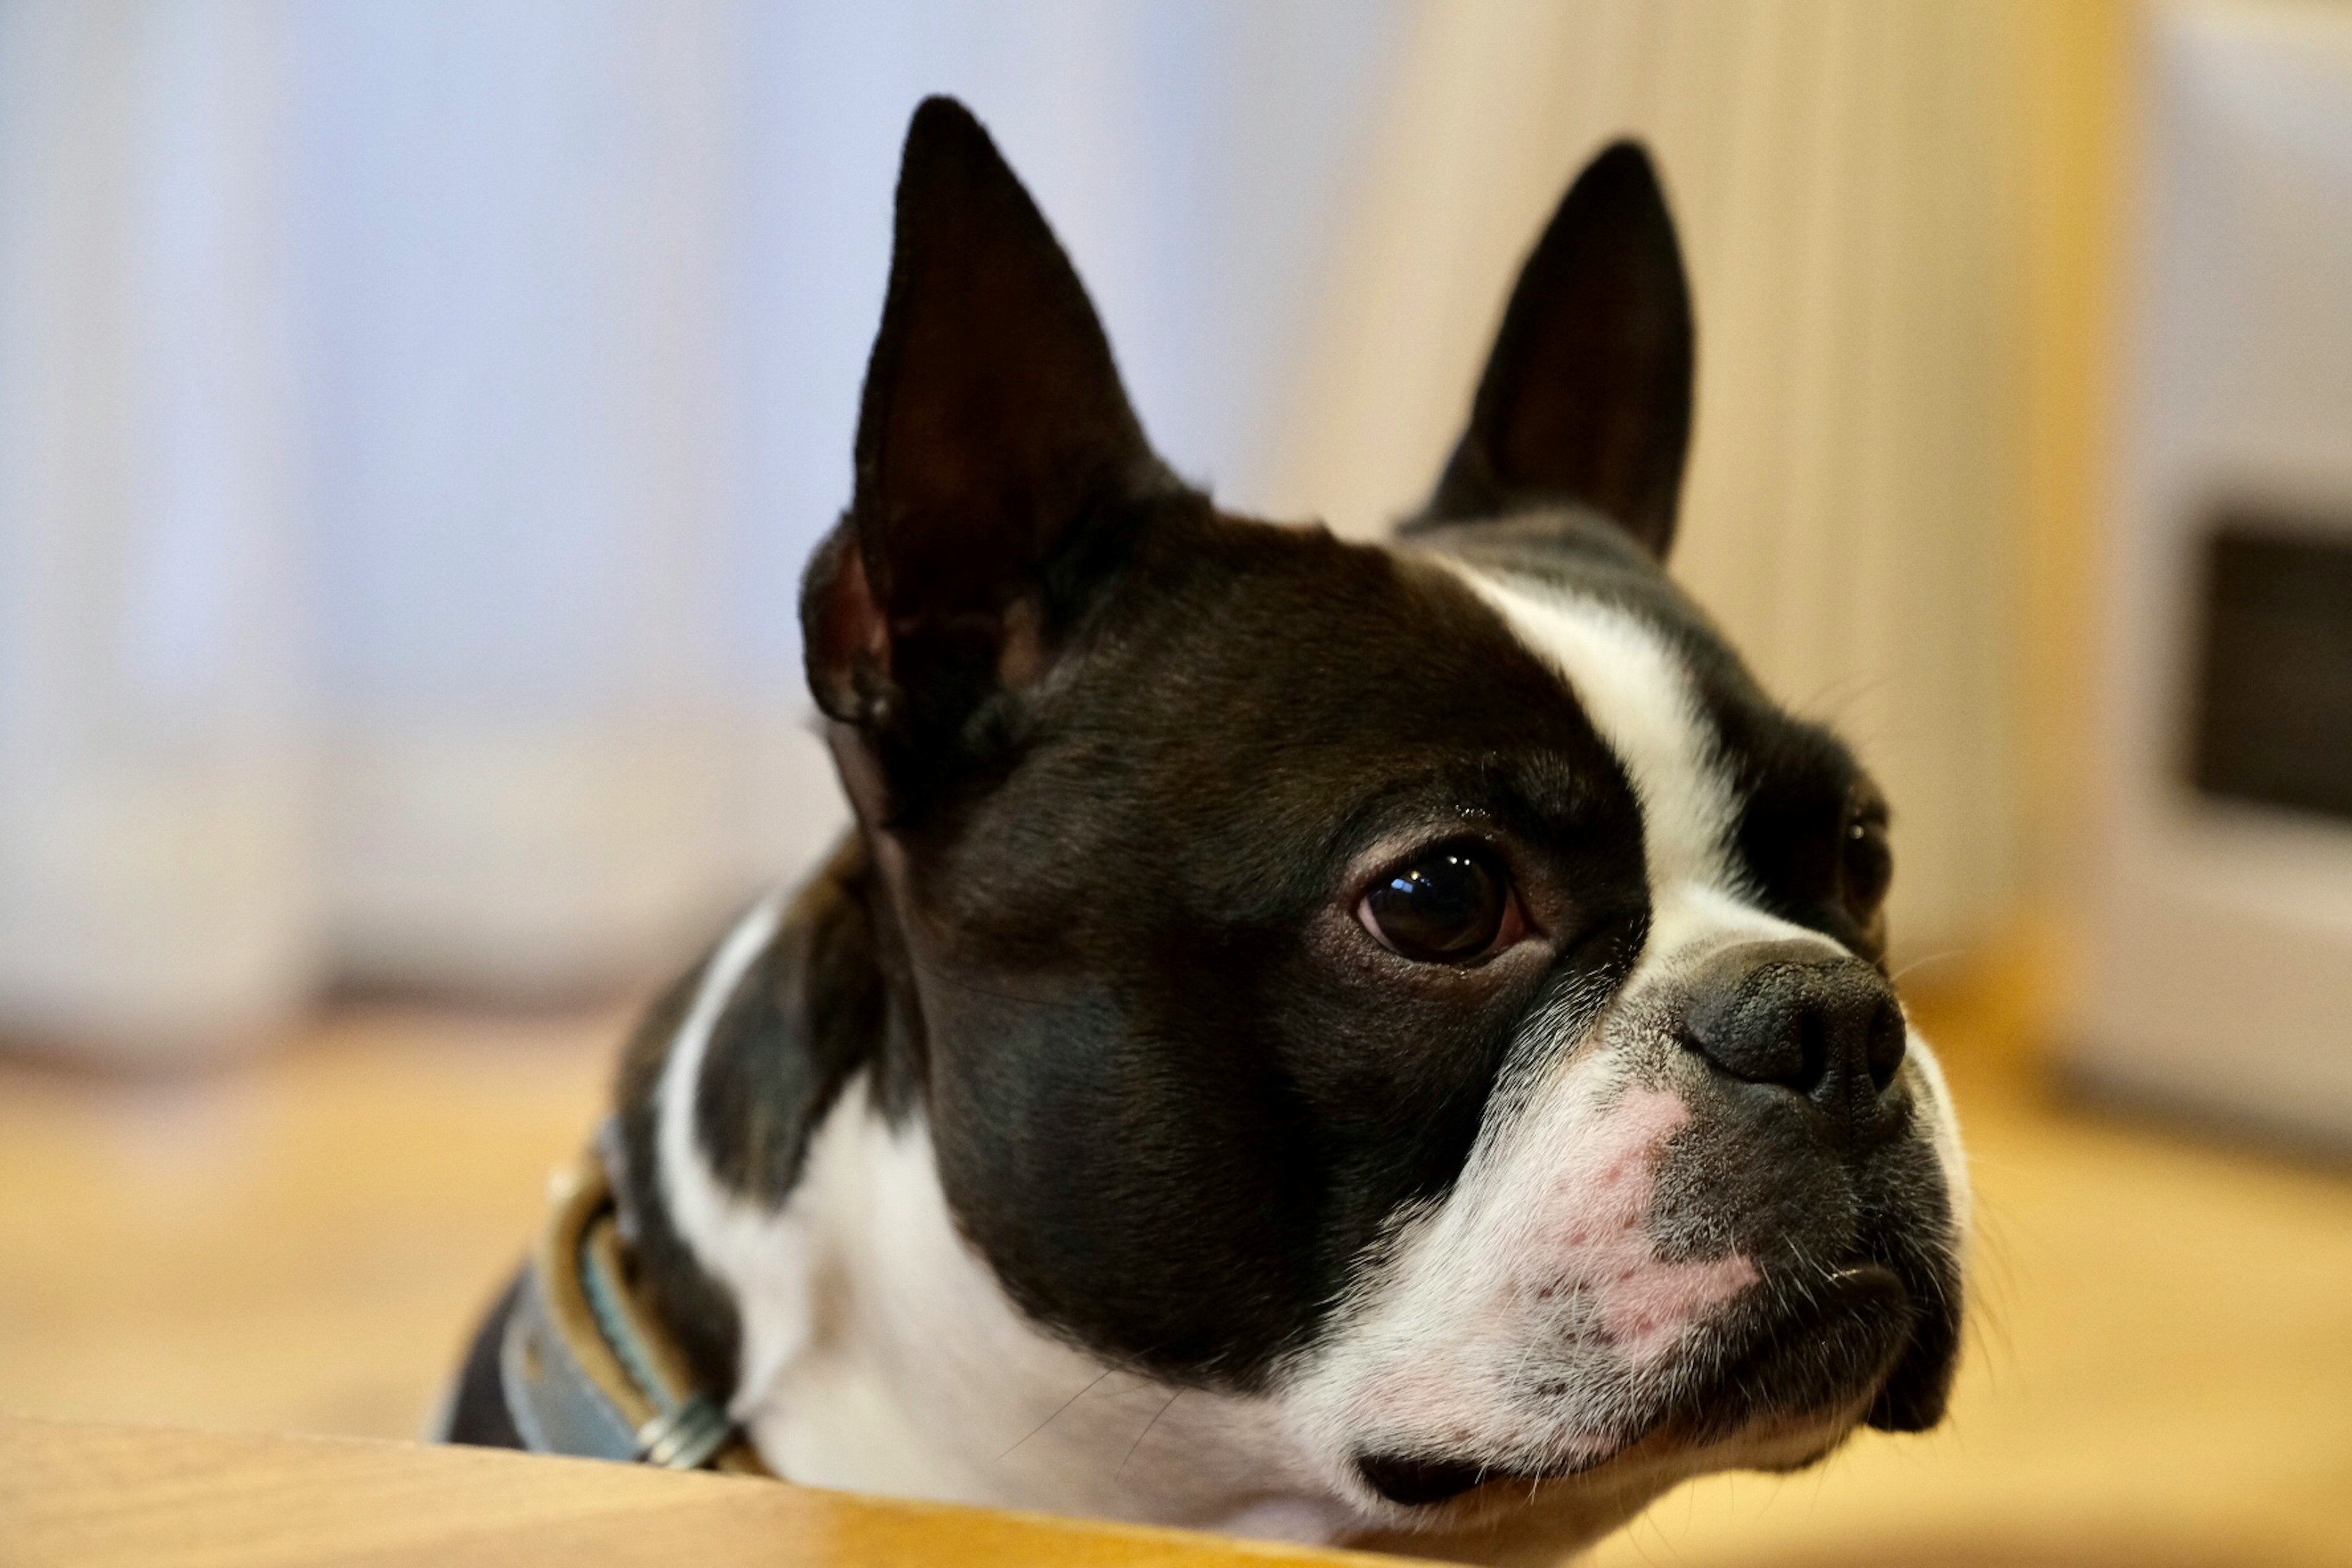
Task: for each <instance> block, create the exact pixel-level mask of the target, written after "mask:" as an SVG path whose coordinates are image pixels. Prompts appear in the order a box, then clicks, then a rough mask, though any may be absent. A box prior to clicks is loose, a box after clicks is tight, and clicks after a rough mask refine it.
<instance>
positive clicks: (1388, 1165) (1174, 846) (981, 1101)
mask: <svg viewBox="0 0 2352 1568" xmlns="http://www.w3.org/2000/svg"><path fill="white" fill-rule="evenodd" d="M1692 342H1693V335H1692V326H1691V318H1690V311H1689V303H1688V300H1687V298H1686V294H1685V282H1684V277H1683V271H1682V266H1681V262H1680V258H1679V255H1678V251H1677V247H1676V244H1675V237H1674V232H1673V228H1672V225H1671V221H1670V219H1669V217H1668V216H1667V212H1666V208H1665V205H1664V199H1663V196H1662V195H1661V193H1660V191H1659V189H1658V186H1657V184H1656V181H1655V179H1654V175H1653V174H1652V172H1651V169H1650V165H1649V163H1648V161H1647V160H1646V158H1645V157H1644V156H1643V153H1641V152H1640V151H1638V150H1637V149H1635V148H1633V147H1632V146H1630V145H1620V146H1617V147H1614V148H1612V149H1611V150H1609V151H1608V152H1606V153H1602V154H1601V156H1600V158H1598V159H1597V160H1596V161H1595V162H1594V163H1592V164H1591V167H1590V168H1588V169H1587V170H1586V171H1585V173H1584V174H1583V175H1582V177H1581V178H1580V179H1579V180H1578V182H1577V183H1576V185H1575V187H1574V188H1573V189H1572V190H1571V191H1570V193H1569V195H1568V196H1567V198H1566V200H1565V201H1564V203H1563V204H1562V205H1561V206H1560V208H1559V213H1558V215H1557V216H1555V217H1554V218H1553V220H1552V223H1551V226H1550V227H1549V230H1548V231H1547V232H1546V234H1545V235H1544V237H1543V238H1542V240H1541V242H1540V243H1539V244H1538V247H1537V248H1536V250H1535V252H1534V255H1533V256H1532V258H1530V259H1529V260H1528V264H1527V268H1526V270H1525V272H1524V274H1523V276H1522V277H1521V279H1520V280H1519V283H1518V286H1517V291H1516V293H1515V295H1514V296H1513V298H1512V300H1511V302H1510V306H1509V309H1508V310H1507V314H1506V316H1505V319H1504V321H1503V325H1502V329H1501V334H1500V339H1499V341H1498V342H1497V343H1496V347H1495V351H1494V354H1493V358H1492V360H1491V361H1490V363H1489V364H1488V366H1487V368H1486V374H1485V377H1484V380H1483V382H1482V383H1481V384H1480V387H1479V390H1478V394H1477V399H1476V404H1475V410H1474V412H1473V414H1472V416H1471V421H1470V425H1469V428H1468V431H1467V434H1466V435H1465V437H1463V439H1462V442H1461V445H1460V447H1459V448H1458V450H1457V451H1456V453H1455V455H1454V458H1453V460H1452V462H1451V464H1450V465H1449V466H1448V468H1446V471H1445V473H1444V477H1443V479H1441V481H1440V482H1439V484H1438V486H1437V489H1436V491H1435V494H1434V497H1433V500H1431V501H1430V502H1429V504H1428V506H1427V508H1426V509H1425V510H1424V511H1423V513H1422V514H1421V515H1420V516H1419V517H1418V518H1416V519H1415V520H1413V521H1412V522H1410V523H1408V524H1407V525H1405V527H1404V528H1403V529H1402V530H1401V531H1400V535H1399V538H1398V539H1397V541H1396V542H1394V543H1392V544H1388V545H1376V544H1358V543H1349V542H1341V541H1339V540H1338V539H1335V538H1333V537H1332V536H1330V535H1329V534H1328V533H1327V532H1326V531H1323V530H1321V529H1319V528H1312V527H1309V528H1296V527H1283V526H1276V525H1272V524H1268V523H1265V522H1258V521H1246V520H1243V519H1239V518H1235V517H1232V516H1229V515H1226V514H1224V513H1222V512H1220V511H1218V510H1216V509H1215V508H1214V507H1213V505H1212V504H1211V502H1210V500H1208V499H1207V498H1206V497H1205V496H1204V495H1202V494H1201V493H1200V492H1199V491H1197V490H1195V489H1192V488H1190V487H1188V486H1186V485H1185V484H1183V483H1182V482H1181V481H1180V480H1178V479H1176V478H1174V477H1173V476H1171V473H1170V472H1169V470H1168V469H1167V468H1166V467H1165V466H1164V465H1163V464H1162V463H1161V462H1160V460H1159V459H1158V458H1156V457H1155V456H1154V455H1153V453H1152V451H1151V448H1150V446H1149V445H1148V444H1147V442H1146V440H1145V438H1144V436H1143V432H1142V430H1141V427H1140V426H1139V423H1138V421H1137V418H1136V416H1135V415H1134V413H1133V412H1132V411H1131V410H1130V408H1129V404H1128V402H1127V399H1126V397H1125V395H1124V394H1123V393H1122V391H1121V388H1120V385H1119V381H1118V374H1117V372H1116V370H1115V368H1114V366H1113V363H1112V359H1111V354H1110V350H1109V348H1108V343H1107V342H1106V340H1105V337H1104V334H1103V331H1102V329H1101V327H1100V326H1099V325H1098V324H1097V321H1096V318H1095V315H1094V313H1093V310H1091V308H1090V307H1089V305H1088V303H1087V298H1086V295H1085V293H1084V291H1083V289H1081V287H1080V285H1079V282H1078V279H1077V278H1076V274H1075V273H1074V272H1073V270H1072V268H1071V267H1070V264H1069V262H1068V261H1067V259H1066V258H1065V256H1064V255H1063V253H1062V251H1061V249H1060V248H1059V247H1058V246H1057V245H1056V244H1055V240H1054V238H1053V236H1052V234H1051V233H1050V231H1049V230H1048V229H1047V227H1046V226H1045V222H1044V220H1043V219H1042V218H1041V217H1040V216H1039V215H1038V212H1037V210H1036V208H1035V207H1034V205H1032V203H1031V202H1030V200H1029V198H1028V196H1027V195H1025V194H1024V191H1023V190H1022V188H1021V186H1020V185H1019V184H1018V183H1017V182H1016V181H1015V179H1014V178H1013V174H1011V172H1010V171H1009V170H1008V169H1007V168H1006V167H1005V165H1004V164H1003V162H1002V160H1001V159H1000V158H999V157H998V155H997V153H996V151H995V149H994V148H993V146H992V144H991V143H990V142H989V140H988V138H987V136H986V134H985V132H982V129H981V128H980V126H979V125H978V124H977V122H975V121H973V120H972V119H971V117H970V116H969V115H968V114H966V113H965V112H964V111H963V110H961V109H960V108H958V107H956V106H954V105H952V104H949V103H944V102H940V101H936V100H935V101H934V102H932V103H930V104H928V105H926V106H925V107H924V109H923V110H921V111H919V114H918V116H917V119H916V121H915V125H914V128H913V130H912V132H911V133H910V135H909V139H908V148H907V159H906V165H905V169H904V172H903V174H902V178H901V184H900V186H899V192H898V231H897V254H896V259H895V261H894V263H893V268H892V274H891V279H890V289H889V295H888V301H887V306H886V309H885V313H884V318H883V324H882V329H881V334H880V337H879V340H878V342H877V344H876V347H875V350H874V357H873V362H872V365H871V368H870V371H869V374H868V379H867V384H866V395H865V403H864V408H863V417H862V422H861V425H860V428H859V433H858V440H857V452H856V463H857V467H856V500H855V504H854V506H853V507H852V509H851V510H850V511H849V513H848V514H847V515H846V516H845V518H844V520H843V521H842V523H841V525H840V527H839V528H838V529H837V530H836V531H835V532H834V533H833V534H832V536H831V537H830V538H829V539H828V540H827V541H826V542H825V543H824V545H823V547H822V548H821V549H820V551H819V552H818V554H817V557H816V559H815V561H814V563H813V564H812V566H811V569H810V572H809V576H808V581H807V585H806V590H805V595H804V600H803V623H804V628H805V633H806V639H807V650H808V668H809V677H810V681H811V684H812V686H813V689H814V692H815V695H816V698H817V700H818V702H819V704H820V705H821V707H822V708H823V710H824V712H825V714H826V715H828V717H829V720H830V733H831V736H832V741H833V744H834V747H835V754H836V756H837V758H838V759H839V761H840V763H841V766H842V770H843V773H844V776H845V780H846V782H847V784H848V786H849V791H850V794H851V796H852V799H853V801H854V803H855V805H856V811H857V814H858V816H859V819H860V823H861V826H862V828H863V831H864V832H865V833H866V837H867V838H868V840H869V842H870V844H871V847H872V850H873V856H874V863H875V865H876V867H877V874H878V879H879V886H880V889H881V892H880V896H881V898H882V900H883V903H884V908H885V910H887V920H886V921H884V922H883V923H884V925H885V927H886V928H887V929H886V930H885V931H883V932H882V933H881V945H882V947H883V949H884V952H885V956H886V960H887V962H886V968H887V970H888V972H889V975H890V984H891V986H892V995H893V1002H892V1005H893V1008H894V1010H895V1016H896V1019H897V1022H896V1023H895V1024H894V1027H895V1028H896V1029H897V1030H898V1033H899V1034H900V1035H902V1036H904V1037H907V1038H909V1039H911V1040H912V1041H914V1042H915V1048H916V1049H917V1050H918V1052H919V1068H918V1070H917V1071H916V1074H915V1077H916V1078H917V1079H918V1080H919V1086H920V1088H919V1093H920V1097H921V1113H922V1115H923V1117H924V1118H925V1121H926V1122H927V1125H928V1128H929V1135H930V1137H931V1139H932V1141H933V1144H934V1147H935V1149H936V1154H937V1159H938V1164H939V1172H940V1181H941V1184H942V1185H943V1186H944V1189H945V1193H946V1196H947V1199H948V1202H949V1205H950V1209H951V1211H952V1213H953V1215H955V1218H956V1221H957V1224H958V1226H959V1227H960V1228H961V1231H962V1233H963V1235H964V1237H965V1238H966V1240H967V1241H968V1243H969V1244H970V1246H971V1247H972V1248H973V1249H975V1250H976V1251H977V1252H978V1253H979V1254H980V1255H981V1256H982V1258H985V1260H986V1261H987V1263H988V1265H989V1266H990V1268H992V1271H993V1273H994V1275H995V1277H996V1278H997V1279H998V1280H1000V1281H1001V1282H1002V1284H1003V1288H1004V1289H1005V1290H1006V1292H1007V1293H1008V1294H1009V1295H1010V1297H1011V1298H1012V1299H1013V1300H1014V1301H1015V1302H1016V1303H1018V1305H1019V1306H1020V1308H1021V1309H1022V1310H1024V1311H1025V1312H1026V1313H1027V1314H1028V1315H1029V1316H1030V1317H1031V1318H1032V1319H1034V1321H1036V1322H1037V1323H1039V1324H1041V1325H1044V1326H1045V1327H1046V1328H1048V1329H1050V1330H1051V1331H1054V1332H1055V1333H1056V1334H1058V1335H1059V1336H1061V1337H1063V1338H1064V1339H1066V1340H1067V1341H1069V1342H1074V1343H1076V1344H1078V1345H1080V1346H1083V1347H1085V1348H1087V1350H1089V1351H1091V1352H1094V1353H1095V1354H1097V1356H1099V1357H1100V1358H1102V1359H1103V1360H1105V1361H1106V1362H1108V1363H1113V1364H1118V1365H1121V1366H1129V1367H1139V1368H1143V1369H1147V1370H1149V1371H1150V1372H1151V1373H1155V1374H1157V1375H1159V1376H1160V1377H1162V1378H1164V1379H1166V1380H1168V1381H1169V1382H1171V1383H1173V1384H1179V1385H1184V1386H1194V1387H1204V1388H1217V1389H1223V1390H1227V1391H1232V1392H1237V1393H1241V1394H1248V1395H1253V1396H1257V1397H1260V1398H1263V1399H1265V1400H1267V1401H1271V1402H1273V1403H1274V1404H1276V1405H1278V1406H1279V1408H1280V1409H1281V1410H1282V1411H1283V1412H1284V1419H1285V1420H1286V1421H1287V1422H1289V1423H1291V1424H1292V1426H1293V1428H1294V1429H1295V1430H1296V1431H1297V1433H1298V1434H1300V1440H1301V1442H1303V1443H1305V1444H1307V1445H1308V1446H1309V1447H1311V1448H1312V1449H1313V1450H1314V1452H1315V1453H1316V1454H1317V1455H1318V1463H1319V1464H1321V1465H1323V1466H1324V1467H1325V1468H1326V1469H1327V1470H1328V1477H1329V1483H1330V1486H1331V1488H1332V1489H1333V1490H1334V1491H1335V1492H1336V1493H1337V1494H1338V1495H1339V1496H1342V1497H1345V1498H1347V1499H1349V1500H1351V1501H1352V1502H1354V1503H1355V1504H1357V1505H1358V1506H1359V1508H1360V1510H1361V1517H1363V1518H1366V1519H1368V1520H1384V1521H1390V1522H1406V1521H1414V1520H1420V1519H1457V1518H1461V1517H1464V1516H1465V1510H1469V1512H1471V1513H1475V1512H1476V1511H1477V1510H1479V1509H1481V1508H1482V1507H1491V1506H1499V1504H1498V1503H1496V1501H1495V1500H1494V1494H1482V1496H1483V1497H1484V1498H1485V1501H1483V1502H1482V1501H1481V1500H1476V1499H1472V1500H1462V1501H1450V1500H1454V1499H1456V1498H1458V1497H1460V1496H1461V1494H1464V1493H1468V1492H1472V1491H1475V1489H1477V1488H1478V1487H1479V1485H1480V1483H1482V1482H1485V1481H1489V1480H1501V1479H1514V1480H1516V1481H1517V1482H1518V1483H1519V1486H1518V1489H1517V1492H1516V1493H1514V1494H1513V1495H1525V1493H1526V1491H1527V1490H1528V1488H1529V1486H1530V1485H1531V1484H1532V1483H1533V1482H1534V1481H1536V1480H1538V1479H1542V1478H1561V1477H1568V1476H1571V1475H1584V1474H1587V1473H1601V1474H1606V1475H1608V1476H1612V1477H1616V1478H1620V1479H1623V1478H1626V1477H1629V1476H1636V1477H1638V1476H1644V1475H1647V1476H1654V1477H1657V1478H1661V1479H1664V1478H1669V1477H1671V1476H1672V1475H1674V1474H1679V1473H1686V1472H1687V1471H1689V1470H1692V1469H1696V1468H1708V1467H1711V1466H1717V1465H1725V1464H1759V1465H1786V1464H1794V1463H1799V1462H1801V1461H1803V1460H1805V1459H1808V1458H1812V1457H1815V1456H1817V1455H1819V1454H1820V1453H1822V1452H1824V1451H1825V1450H1826V1449H1827V1448H1829V1447H1831V1446H1832V1445H1833V1444H1835V1443H1836V1442H1837V1441H1838V1440H1839V1438H1841V1437H1842V1436H1843V1435H1844V1434H1845V1433H1846V1432H1847V1431H1849V1430H1850V1429H1851V1428H1852V1427H1853V1426H1855V1425H1857V1424H1858V1423H1861V1422H1864V1421H1867V1422H1868V1423H1870V1424H1872V1425H1874V1426H1884V1427H1891V1428H1899V1429H1908V1428H1917V1427H1924V1426H1928V1425H1930V1424H1932V1423H1933V1422H1935V1421H1936V1420H1937V1417H1938V1415H1939V1413H1940V1411H1941V1407H1942V1405H1943V1402H1944V1396H1945V1390H1946V1387H1947V1384H1948V1381H1949V1378H1950V1373H1951V1370H1952V1364H1953V1360H1954V1354H1955V1346H1956V1342H1957V1338H1958V1313H1959V1300H1960V1289H1959V1272H1958V1246H1959V1237H1960V1232H1961V1230H1962V1228H1963V1226H1964V1209H1965V1203H1966V1199H1965V1187H1964V1178H1963V1176H1962V1173H1961V1168H1960V1163H1959V1156H1958V1145H1957V1142H1956V1137H1955V1133H1954V1129H1953V1122H1952V1120H1951V1116H1950V1112H1949V1110H1948V1105H1947V1101H1946V1097H1945V1093H1944V1089H1943V1086H1942V1083H1941V1081H1940V1079H1939V1077H1938V1075H1937V1070H1936V1068H1935V1066H1934V1064H1933V1062H1932V1060H1931V1058H1929V1056H1928V1054H1927V1050H1926V1049H1925V1047H1924V1046H1923V1045H1922V1043H1921V1042H1920V1041H1919V1040H1918V1039H1917V1038H1916V1037H1914V1036H1913V1035H1912V1034H1911V1032H1910V1030H1909V1027H1908V1025H1907V1023H1906V1017H1905V1015H1904V1012H1903V1009H1902V1007H1901V1005H1900V1004H1899V1003H1898V1002H1897V1000H1896V998H1895V992H1894V990H1893V988H1892V986H1891V985H1890V984H1889V983H1888V980H1887V978H1886V975H1885V967H1884V963H1883V954H1884V952H1885V923H1884V920H1883V917H1882V913H1881V902H1882V900H1883V899H1884V897H1885V892H1886V887H1887V880H1888V876H1889V872H1890V864H1889V860H1888V853H1887V845H1886V807H1885V804H1884V802H1883V801H1882V799H1881V798H1880V796H1879V795H1878V793H1877V791H1876V789H1875V787H1874V785H1873V784H1872V783H1871V781H1870V779H1869V776H1868V775H1867V774H1866V773H1864V770H1863V769H1862V767H1861V766H1860V764H1859V763H1857V762H1856V761H1855V760H1854V758H1853V754H1852V753H1851V752H1849V751H1848V750H1847V749H1846V748H1845V746H1843V744H1841V743H1840V742H1838V740H1837V739H1836V738H1835V737H1834V736H1832V734H1830V733H1829V732H1828V731H1825V730H1823V729H1822V728H1820V727H1818V726H1816V725H1813V724H1811V723H1807V722H1805V721H1801V720H1798V719H1796V718H1793V717H1791V716H1790V715H1789V714H1788V713H1786V712H1784V711H1782V710H1780V708H1778V707H1776V706H1775V705H1774V704H1773V703H1772V702H1771V701H1770V700H1769V699H1768V698H1767V697H1766V696H1765V695H1764V693H1763V692H1762V691H1761V690H1760V689H1759V688H1758V686H1757V685H1756V683H1755V682H1754V681H1753V680H1752V679H1750V678H1749V676H1748V673H1747V672H1746V670H1745V669H1744V668H1742V666H1741V664H1740V662H1739V660H1738V658H1737V657H1736V656H1735V655H1734V654H1733V653H1732V652H1731V650H1730V649H1729V648H1728V647H1727V646H1726V645H1725V643H1724V642H1723V640H1722V638H1721V637H1720V636H1719V635H1718V634H1717V632H1716V631H1715V630H1714V628H1713V627H1712V626H1710V625H1709V624H1708V623H1707V621H1706V618H1705V616H1702V615H1701V614H1700V613H1699V612H1698V611H1697V610H1696V608H1695V607H1694V606H1693V605H1691V604H1690V602H1689V601H1688V600H1687V599H1685V597H1684V596H1683V595H1682V594H1681V593H1679V592H1678V591H1677V590H1676V589H1675V586H1674V585H1673V584H1671V583H1670V582H1669V581H1668V579H1667V578H1666V576H1665V575H1664V572H1663V570H1662V568H1661V565H1660V562H1661V559H1662V558H1663V557H1664V554H1665V552H1666V549H1667V545H1668V543H1669V541H1670V539H1671V536H1672V533H1673V530H1674V521H1675V501H1676V494H1677V490H1678V489H1679V486H1680V482H1681V474H1682V467H1683V458H1684V452H1685V446H1686V444H1687V437H1688V433H1689V427H1690V408H1691V390H1692V367H1693V350H1692ZM1580 1484H1598V1483H1594V1482H1587V1483H1580ZM1499 1490H1501V1489H1498V1491H1499ZM1441 1505H1443V1506H1441Z"/></svg>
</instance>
